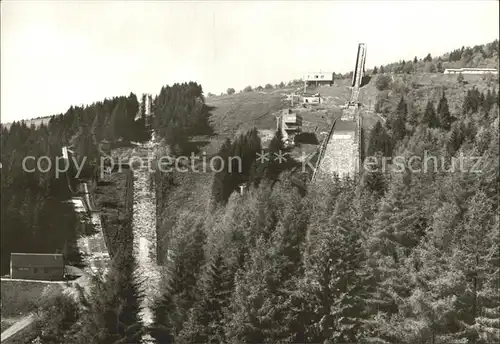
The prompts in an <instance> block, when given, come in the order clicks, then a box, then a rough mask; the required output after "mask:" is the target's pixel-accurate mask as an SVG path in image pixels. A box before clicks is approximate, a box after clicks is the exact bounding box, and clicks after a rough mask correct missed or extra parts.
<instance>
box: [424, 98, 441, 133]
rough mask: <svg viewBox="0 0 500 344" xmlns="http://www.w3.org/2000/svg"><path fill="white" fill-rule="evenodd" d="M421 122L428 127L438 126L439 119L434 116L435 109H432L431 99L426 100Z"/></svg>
mask: <svg viewBox="0 0 500 344" xmlns="http://www.w3.org/2000/svg"><path fill="white" fill-rule="evenodd" d="M422 123H423V124H426V125H427V126H428V127H429V128H438V127H439V119H438V117H437V116H436V111H435V110H434V104H433V103H432V101H431V100H429V101H428V102H427V105H426V107H425V112H424V117H423V118H422Z"/></svg>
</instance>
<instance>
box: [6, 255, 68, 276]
mask: <svg viewBox="0 0 500 344" xmlns="http://www.w3.org/2000/svg"><path fill="white" fill-rule="evenodd" d="M10 277H11V278H17V279H30V280H43V281H61V280H63V279H64V257H63V255H62V254H46V253H11V254H10Z"/></svg>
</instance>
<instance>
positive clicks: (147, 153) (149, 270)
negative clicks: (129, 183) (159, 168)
mask: <svg viewBox="0 0 500 344" xmlns="http://www.w3.org/2000/svg"><path fill="white" fill-rule="evenodd" d="M133 156H135V157H137V158H135V159H137V160H139V159H138V158H140V161H141V165H140V166H139V167H134V168H133V173H134V208H133V217H132V228H133V232H134V243H133V245H134V256H135V257H136V259H137V265H138V275H137V278H138V280H139V281H141V282H142V284H143V287H144V298H143V300H142V302H141V308H142V311H141V318H142V320H143V324H144V326H146V327H148V326H150V325H151V324H152V323H153V312H152V305H153V302H154V297H155V296H156V291H157V290H158V286H159V281H160V272H159V271H160V269H159V267H158V265H157V261H156V255H157V251H156V246H157V241H156V193H155V190H154V183H151V179H150V178H151V173H150V168H149V167H150V165H151V163H152V161H153V159H154V151H153V144H152V143H151V142H147V143H145V144H141V145H139V146H137V147H136V148H135V149H134V152H133ZM143 342H144V343H149V342H152V338H151V337H150V336H149V335H145V336H144V337H143Z"/></svg>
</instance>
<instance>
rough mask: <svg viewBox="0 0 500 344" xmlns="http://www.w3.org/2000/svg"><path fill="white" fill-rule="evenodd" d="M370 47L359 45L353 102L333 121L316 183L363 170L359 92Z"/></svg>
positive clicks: (352, 86)
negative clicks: (367, 48) (367, 49)
mask: <svg viewBox="0 0 500 344" xmlns="http://www.w3.org/2000/svg"><path fill="white" fill-rule="evenodd" d="M365 60H366V44H364V43H360V44H359V45H358V54H357V58H356V65H355V68H354V73H353V78H352V84H351V95H350V98H349V102H348V103H347V104H346V106H345V107H344V108H343V109H342V114H341V115H340V116H339V118H336V119H335V120H334V121H333V124H332V126H331V128H330V131H329V133H328V135H327V137H326V138H325V140H324V142H323V144H322V145H321V147H320V153H319V158H318V163H317V165H316V169H315V171H314V173H313V177H312V182H313V183H314V182H317V181H323V180H327V179H332V178H334V176H335V175H336V176H338V177H340V178H342V177H345V176H350V177H354V176H355V175H357V174H358V173H359V172H360V171H361V161H360V156H361V139H362V138H361V127H362V118H361V115H360V113H359V102H358V99H359V92H360V87H361V81H362V78H363V75H364V71H365Z"/></svg>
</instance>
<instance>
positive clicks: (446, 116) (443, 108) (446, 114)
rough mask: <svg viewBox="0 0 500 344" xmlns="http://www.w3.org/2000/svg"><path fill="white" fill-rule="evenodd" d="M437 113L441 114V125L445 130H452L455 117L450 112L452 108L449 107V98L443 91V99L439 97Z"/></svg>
mask: <svg viewBox="0 0 500 344" xmlns="http://www.w3.org/2000/svg"><path fill="white" fill-rule="evenodd" d="M437 113H438V116H439V125H440V126H441V128H443V129H444V130H450V128H451V123H452V122H453V117H452V116H451V114H450V109H449V107H448V99H446V95H445V94H444V92H443V95H442V96H441V99H439V104H438V107H437Z"/></svg>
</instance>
